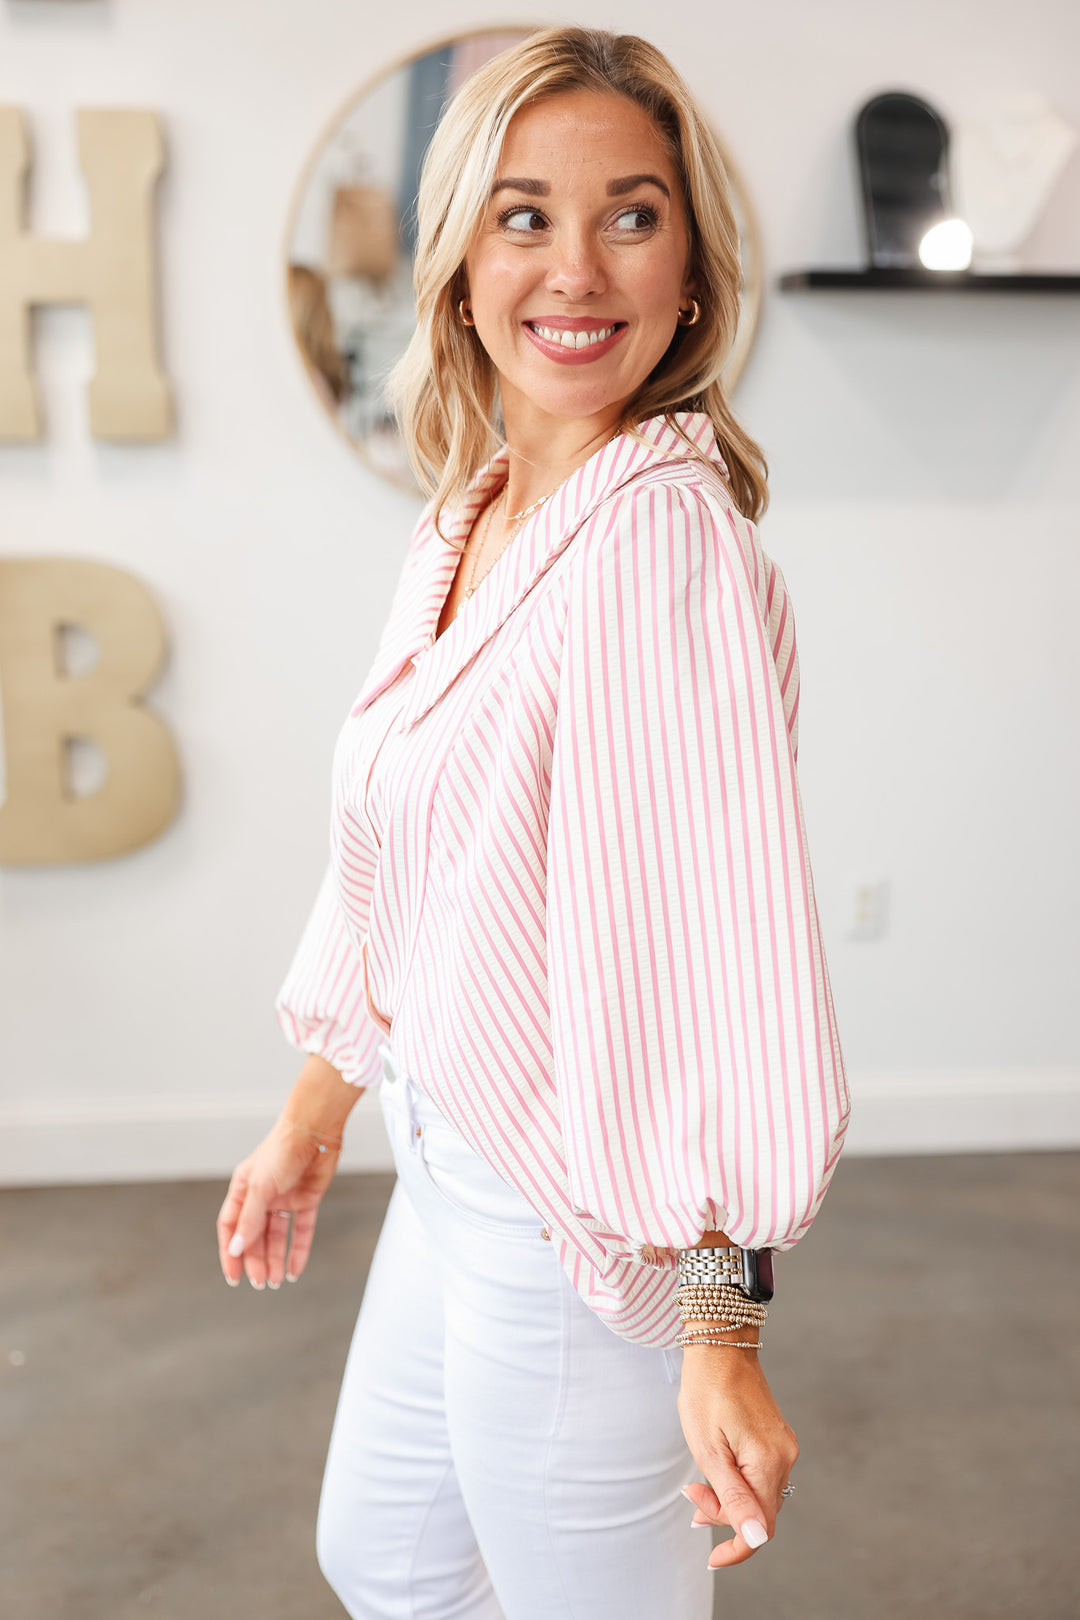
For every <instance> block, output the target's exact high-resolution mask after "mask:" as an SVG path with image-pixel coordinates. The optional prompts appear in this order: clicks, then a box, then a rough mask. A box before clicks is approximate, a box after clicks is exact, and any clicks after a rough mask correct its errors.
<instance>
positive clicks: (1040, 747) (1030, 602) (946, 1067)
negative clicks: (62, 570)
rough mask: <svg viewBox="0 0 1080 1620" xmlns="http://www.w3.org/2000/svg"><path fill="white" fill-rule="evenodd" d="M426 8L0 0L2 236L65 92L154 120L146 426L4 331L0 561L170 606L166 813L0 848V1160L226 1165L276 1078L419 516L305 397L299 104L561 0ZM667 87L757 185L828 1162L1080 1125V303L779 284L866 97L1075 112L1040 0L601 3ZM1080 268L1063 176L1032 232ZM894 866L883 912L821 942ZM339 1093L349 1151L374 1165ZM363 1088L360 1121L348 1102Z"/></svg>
mask: <svg viewBox="0 0 1080 1620" xmlns="http://www.w3.org/2000/svg"><path fill="white" fill-rule="evenodd" d="M446 18H447V13H446V12H445V8H444V7H443V6H441V5H439V4H436V3H435V0H414V3H413V4H412V5H411V6H409V7H396V8H395V7H384V6H376V5H374V4H371V3H364V0H348V3H345V0H307V3H306V4H305V5H304V6H303V7H300V6H297V5H295V4H293V3H292V0H229V3H228V4H226V5H222V4H220V3H211V0H183V3H181V0H111V3H106V0H7V3H6V4H5V5H4V7H3V8H2V10H0V103H2V104H14V105H18V106H21V107H23V108H24V109H25V111H26V113H27V115H28V117H29V118H30V120H31V122H32V130H33V137H34V144H35V149H36V156H35V169H34V180H33V188H32V223H33V225H34V227H35V228H36V229H38V230H40V231H43V232H51V233H55V234H78V233H79V232H80V231H81V230H83V229H84V228H85V226H86V217H85V205H84V201H83V197H82V193H81V186H80V183H79V181H78V178H77V173H76V167H75V160H74V148H73V127H72V114H73V110H74V108H75V107H76V106H80V105H134V106H146V107H152V108H156V109H157V110H158V111H159V112H160V113H161V115H162V118H163V120H164V123H165V128H166V134H167V141H168V149H169V166H168V172H167V175H166V178H165V179H164V182H163V184H162V186H161V190H160V198H159V204H160V207H159V219H160V256H161V283H162V303H163V328H164V353H165V359H166V364H167V369H168V372H169V375H170V378H171V380H172V383H173V385H174V388H175V393H176V399H177V404H178V419H179V426H178V431H177V434H176V436H175V437H174V438H173V439H172V440H170V441H168V442H166V443H164V444H161V445H159V446H156V447H151V448H120V447H106V446H103V445H99V444H95V443H94V442H93V441H91V440H90V439H89V437H88V434H87V429H86V401H85V392H84V384H85V381H86V378H87V376H88V373H89V371H90V368H91V352H90V350H91V344H90V331H89V324H88V321H87V319H86V317H85V316H84V314H83V313H82V312H81V311H79V310H75V309H70V310H50V311H45V312H42V313H41V314H40V315H39V317H38V319H37V326H36V335H37V362H38V371H39V376H40V379H41V385H42V390H43V395H44V402H45V408H46V411H47V414H48V421H49V431H48V437H47V439H46V440H44V441H43V442H42V443H41V444H40V445H35V446H28V447H13V446H5V447H0V484H2V497H0V498H2V502H3V506H2V530H0V545H2V548H3V551H4V552H5V553H8V554H29V555H80V556H81V555H85V556H89V557H93V558H99V559H101V560H103V561H107V562H111V563H114V564H117V565H119V566H120V567H123V568H128V569H130V570H131V571H132V572H133V573H135V574H137V575H138V576H139V577H140V578H142V579H143V580H145V581H146V582H147V583H148V584H149V586H150V587H151V589H152V590H153V592H154V594H155V595H156V597H157V599H158V601H159V603H160V604H161V606H162V608H163V610H164V613H165V615H166V618H167V621H168V624H169V626H170V628H171V636H172V645H173V652H172V661H171V666H170V668H169V671H168V673H167V675H166V676H165V678H164V679H163V681H162V682H161V684H160V685H159V687H158V688H157V690H156V693H155V695H154V699H153V701H154V704H155V706H156V707H157V708H158V710H159V711H160V712H161V713H162V714H163V715H164V716H165V717H166V718H167V720H168V722H169V724H170V725H171V727H172V729H173V732H174V734H175V736H176V738H177V741H178V744H179V747H180V751H181V755H182V760H183V768H184V776H185V804H184V808H183V812H182V814H181V817H180V819H179V820H178V822H177V823H176V825H175V826H174V827H173V828H172V830H171V831H169V832H168V833H167V834H166V835H165V836H164V837H163V838H162V839H160V840H159V841H158V842H157V843H155V844H153V845H151V846H150V847H148V848H147V849H145V850H143V851H141V852H139V853H137V854H134V855H131V856H128V857H126V858H124V859H121V860H117V861H112V862H103V863H100V864H96V865H88V866H85V867H68V868H54V869H50V870H44V869H38V870H33V869H29V870H26V869H24V870H14V869H9V870H7V871H4V872H2V873H0V994H2V998H3V1013H2V1017H0V1077H2V1086H3V1092H2V1096H3V1099H5V1100H4V1101H3V1102H2V1104H0V1128H2V1141H3V1146H2V1147H0V1179H5V1180H7V1181H9V1182H17V1181H53V1180H63V1179H68V1178H73V1179H112V1178H125V1177H141V1176H153V1175H164V1174H178V1175H186V1174H217V1173H224V1172H226V1171H227V1170H228V1169H229V1168H230V1167H231V1165H232V1163H233V1162H234V1160H235V1158H236V1157H237V1156H239V1155H240V1154H241V1153H244V1152H246V1151H247V1150H248V1149H249V1148H250V1147H251V1146H253V1145H254V1142H255V1140H256V1139H257V1135H258V1134H260V1133H261V1131H262V1129H263V1127H264V1125H265V1124H268V1123H269V1121H270V1119H271V1118H272V1117H273V1114H274V1112H275V1111H276V1109H277V1107H278V1106H279V1104H280V1101H281V1099H282V1097H283V1096H284V1094H285V1093H286V1091H287V1089H288V1087H289V1084H290V1081H291V1076H292V1074H293V1073H294V1070H295V1062H294V1058H293V1055H292V1054H291V1052H290V1051H289V1049H288V1048H287V1047H286V1046H285V1045H284V1042H283V1041H282V1040H281V1038H280V1037H279V1035H278V1032H277V1028H276V1024H275V1022H274V1019H273V1015H272V1010H271V1002H272V998H273V994H274V991H275V989H276V986H277V983H278V981H279V979H280V977H281V975H282V973H283V971H284V969H285V966H286V964H287V961H288V958H289V955H290V953H291V950H292V946H293V944H294V941H295V939H296V936H297V933H298V930H299V928H300V926H301V923H302V921H303V919H304V917H305V915H306V911H307V907H308V904H309V902H310V900H311V898H312V896H313V893H314V889H315V885H316V882H317V879H318V877H319V874H320V871H321V868H322V863H323V851H324V846H325V837H326V833H325V823H326V814H327V804H328V771H329V762H330V753H331V749H332V745H333V740H334V737H335V734H336V730H337V726H338V724H339V721H340V719H341V717H342V715H343V713H344V711H345V709H346V708H347V706H348V703H349V702H350V700H351V698H352V696H353V694H354V692H355V689H356V688H357V686H358V685H359V682H360V680H361V678H362V676H363V675H364V673H365V671H366V669H367V666H368V663H369V661H370V657H371V654H372V652H373V650H374V645H375V641H376V638H377V635H378V631H379V629H380V626H381V623H382V619H383V616H384V614H385V611H386V608H387V606H388V603H389V598H390V593H391V589H392V586H393V583H394V580H395V577H396V573H397V570H398V567H399V561H400V557H401V553H402V548H403V546H404V544H405V542H406V538H407V535H408V531H409V529H410V528H411V525H412V521H413V519H414V516H415V513H416V511H417V510H418V506H419V502H418V501H416V500H413V499H411V498H410V497H408V496H407V495H405V494H403V493H401V492H398V491H395V490H394V489H392V488H390V487H388V486H386V485H384V484H382V483H381V482H379V481H378V480H377V479H376V478H375V477H374V476H373V475H371V474H369V473H368V472H367V471H366V470H365V468H364V467H363V466H362V465H361V464H360V463H359V462H358V461H356V460H355V459H353V458H352V456H351V455H350V453H349V452H348V450H347V449H346V448H345V447H344V445H343V444H342V443H341V442H340V441H339V440H338V438H337V437H336V436H335V434H334V432H333V431H332V430H331V428H330V426H329V425H328V423H327V422H326V421H325V420H324V419H323V417H322V414H321V411H320V407H319V406H318V404H317V403H316V401H315V399H314V397H313V395H312V394H311V392H310V388H309V385H308V383H307V380H306V378H305V377H304V375H303V372H302V368H301V365H300V363H299V361H298V359H297V356H296V355H295V353H294V352H293V348H292V342H291V338H290V335H289V331H288V325H287V318H286V314H285V308H284V299H283V293H282V235H283V231H284V227H285V221H286V217H287V213H288V210H289V203H290V194H291V188H292V185H293V182H294V180H295V178H296V177H297V175H298V174H299V172H300V170H301V168H302V167H303V165H304V162H305V160H306V158H307V156H308V153H309V151H310V149H311V147H312V144H313V143H314V142H315V141H316V139H317V138H318V137H319V135H320V132H321V130H322V128H323V126H324V124H325V122H326V121H327V119H328V118H329V117H330V115H331V114H332V113H333V112H334V111H335V109H336V108H337V106H338V105H339V104H340V103H341V102H343V101H344V100H345V99H346V97H347V96H349V95H350V94H351V92H352V91H353V90H354V88H355V87H356V86H357V85H358V84H359V83H360V82H361V81H362V80H363V79H364V78H365V77H366V76H367V75H368V74H369V73H372V72H375V71H377V70H379V69H381V68H382V67H383V66H384V65H385V64H386V63H387V62H389V61H391V60H393V59H394V58H396V57H398V56H401V55H405V54H408V53H411V52H412V51H413V50H414V49H415V48H417V47H420V46H423V45H426V44H428V43H430V42H432V41H433V40H435V39H438V38H441V37H442V36H443V35H444V34H445V32H446V31H447V28H448V26H449V27H453V26H454V25H455V24H457V23H460V25H461V26H462V27H463V28H472V27H476V26H478V25H479V24H481V23H484V22H486V21H491V22H493V23H499V24H505V23H507V22H512V21H516V20H520V21H522V22H524V23H529V22H533V21H535V22H544V21H548V20H557V19H555V18H553V17H551V16H544V15H543V14H538V13H529V12H528V11H527V10H526V11H524V12H522V13H520V16H519V18H515V17H513V16H512V15H510V14H508V13H507V12H506V11H505V9H504V7H503V5H501V4H500V5H499V6H498V7H494V6H487V5H484V4H476V5H474V6H471V7H470V8H468V9H462V10H460V11H459V12H457V13H456V15H452V16H451V18H450V22H449V24H448V23H447V20H446ZM574 20H577V21H585V22H593V23H599V24H602V25H606V26H612V25H615V26H617V27H619V28H621V29H624V30H630V31H637V32H640V33H643V34H645V35H647V36H648V37H649V38H651V39H653V40H654V41H655V42H656V43H657V44H658V45H659V46H661V48H663V49H665V50H666V51H667V52H668V53H669V54H670V55H671V56H672V58H673V60H674V61H675V62H676V63H677V64H678V66H679V67H680V68H681V69H682V70H683V71H684V73H685V74H686V75H687V77H688V78H689V80H690V81H691V83H692V84H693V86H694V88H695V89H696V90H697V92H698V94H699V96H700V97H701V99H702V101H703V103H704V105H705V106H706V108H707V109H708V111H709V112H710V113H711V114H712V116H713V119H714V121H715V123H716V126H717V127H718V129H719V130H720V132H721V134H722V136H723V138H724V139H725V141H726V142H727V143H728V145H729V147H730V148H731V150H732V151H733V153H734V155H735V156H736V158H737V161H738V163H739V165H740V167H741V169H742V170H743V173H744V175H745V178H746V180H747V182H748V184H749V186H750V188H751V191H752V195H753V198H754V201H755V204H756V207H757V210H758V212H759V215H760V220H761V225H762V229H763V234H764V250H765V256H766V267H767V271H768V273H769V280H770V290H769V293H768V297H767V301H766V305H765V310H764V317H763V324H762V329H761V334H760V338H759V341H758V345H757V348H756V350H755V352H754V355H753V356H752V358H751V362H750V366H749V368H748V371H747V373H746V375H745V377H744V380H743V383H742V385H741V387H740V391H739V396H738V400H737V403H738V406H739V408H740V410H741V413H742V415H743V417H744V419H745V421H746V423H747V426H748V427H749V429H750V431H751V432H752V433H754V434H755V436H756V437H757V438H758V439H759V440H760V441H761V443H762V444H763V446H764V448H765V450H766V453H767V455H768V458H769V461H770V465H771V475H772V476H771V487H772V507H771V510H770V512H769V514H768V516H767V517H766V519H765V521H764V524H763V530H762V532H763V536H764V539H765V543H766V546H767V548H768V549H769V550H770V551H771V552H772V554H773V555H774V556H776V558H777V559H778V560H779V561H780V563H781V565H782V566H783V568H784V570H785V573H786V575H787V578H788V582H789V584H790V586H791V588H792V592H793V595H794V600H795V605H796V610H797V620H798V626H799V634H800V645H801V653H802V663H803V680H804V691H803V710H802V742H801V777H802V783H803V792H804V799H805V804H806V811H807V818H808V826H809V834H810V841H811V851H812V856H813V861H814V870H815V876H816V884H817V890H818V895H819V899H820V903H821V907H822V913H823V921H824V926H825V932H826V941H827V944H828V947H829V957H830V963H831V968H832V975H833V983H834V991H835V998H836V1003H837V1012H838V1016H839V1019H840V1027H841V1034H842V1037H843V1041H844V1046H845V1051H846V1055H847V1059H848V1065H849V1069H850V1072H851V1077H852V1081H853V1085H854V1089H855V1093H856V1119H855V1123H854V1125H853V1129H852V1137H851V1142H852V1146H853V1148H854V1149H855V1150H859V1149H860V1148H861V1149H862V1150H863V1151H882V1150H884V1151H890V1150H895V1151H903V1150H910V1149H918V1148H926V1149H930V1150H933V1149H940V1148H948V1147H951V1146H972V1147H976V1146H985V1145H1009V1144H1010V1143H1012V1142H1019V1143H1026V1142H1033V1143H1037V1144H1039V1143H1043V1144H1053V1143H1066V1142H1067V1143H1072V1144H1075V1143H1077V1142H1080V1106H1078V1102H1080V1059H1078V1054H1077V1035H1076V1029H1077V1025H1076V1019H1075V1016H1074V1009H1075V1004H1076V985H1077V982H1078V973H1077V968H1078V961H1077V955H1078V953H1077V923H1076V919H1077V917H1078V915H1080V892H1078V890H1080V880H1078V871H1080V863H1078V861H1077V858H1076V841H1075V829H1076V827H1077V826H1078V825H1080V791H1078V789H1080V780H1078V778H1080V750H1078V749H1077V746H1076V725H1075V721H1074V717H1073V704H1072V697H1073V693H1074V690H1075V688H1076V684H1077V675H1078V669H1077V662H1078V652H1077V646H1078V638H1077V636H1076V634H1075V631H1074V628H1073V618H1074V612H1075V608H1074V604H1075V603H1076V601H1077V600H1078V599H1080V579H1078V564H1077V551H1078V541H1080V533H1078V530H1080V524H1078V515H1080V498H1078V495H1077V489H1076V477H1075V475H1076V468H1077V448H1078V441H1080V298H1078V297H1072V298H1067V297H1059V298H1049V297H1044V298H1034V297H1031V298H1012V299H1009V298H1004V297H995V298H986V299H980V298H975V297H972V298H969V299H961V298H957V299H949V298H947V297H944V296H941V297H927V298H923V297H917V296H913V295H909V296H904V297H900V296H887V295H880V294H875V295H861V296H854V295H842V294H836V293H834V294H822V293H818V294H800V295H781V294H779V293H778V292H777V291H776V290H775V281H776V277H777V276H778V275H779V273H780V272H781V271H782V270H785V269H790V268H797V267H801V266H807V265H817V264H852V265H854V264H856V263H858V262H859V261H860V260H861V257H862V249H861V240H860V235H859V229H858V216H857V212H856V189H855V180H854V169H853V162H852V157H851V151H850V134H849V129H850V123H851V119H852V116H853V113H854V112H855V110H856V108H857V107H858V106H859V105H860V104H861V103H862V102H863V101H864V100H866V99H867V97H868V96H870V95H871V94H872V93H874V92H875V91H876V90H880V89H884V88H890V87H899V88H907V89H911V90H914V91H916V92H918V93H921V94H923V95H925V96H926V97H927V98H928V99H929V100H930V101H931V102H933V103H934V104H935V105H937V106H938V107H939V108H940V109H941V111H942V112H943V113H944V114H945V116H946V117H947V118H951V119H957V118H959V117H961V116H963V115H964V114H965V113H968V112H970V111H972V110H974V109H976V108H977V106H978V103H979V101H980V100H981V99H982V97H983V96H993V95H995V94H997V93H999V92H1000V93H1003V92H1006V91H1009V90H1012V89H1030V90H1038V91H1041V92H1042V93H1044V94H1045V95H1046V96H1047V97H1048V98H1049V99H1050V101H1051V102H1052V103H1053V104H1054V105H1055V106H1056V107H1057V108H1058V110H1059V111H1060V112H1061V113H1062V114H1064V115H1065V116H1066V117H1068V118H1070V119H1071V120H1072V121H1073V122H1074V123H1080V80H1078V79H1077V75H1076V71H1075V67H1076V62H1077V61H1078V60H1080V8H1077V7H1076V5H1075V4H1074V3H1073V0H1029V3H1028V4H1027V5H1026V6H1024V7H1022V8H1017V7H1015V6H1014V5H1012V4H1011V3H1009V4H1006V3H1004V0H907V3H905V4H904V5H903V6H893V7H888V8H886V7H883V6H867V5H866V4H865V3H863V0H815V3H814V4H813V5H812V6H807V5H805V4H804V3H802V0H773V3H760V4H757V5H753V6H748V5H745V4H740V5H736V4H732V3H729V0H710V3H709V4H704V3H702V0H692V3H691V4H690V5H688V6H682V7H680V8H679V9H678V12H677V13H676V12H667V11H664V10H663V9H662V8H661V9H660V10H659V11H658V10H657V9H656V8H655V7H652V6H647V5H646V4H644V3H643V0H622V3H621V4H620V5H619V6H618V8H612V7H610V6H605V5H599V4H591V3H584V4H581V5H579V6H578V7H577V8H576V10H575V12H574ZM1029 258H1030V262H1031V263H1032V264H1033V265H1038V266H1041V267H1049V268H1061V269H1076V268H1080V160H1076V159H1074V160H1073V163H1072V165H1071V167H1070V169H1069V170H1068V172H1067V173H1066V175H1065V176H1064V177H1063V179H1062V181H1061V182H1060V184H1059V187H1058V189H1057V191H1056V192H1055V195H1054V197H1053V200H1052V204H1051V208H1050V211H1049V214H1048V217H1047V218H1046V220H1045V221H1044V223H1043V224H1042V225H1041V226H1040V227H1039V229H1038V231H1037V233H1036V236H1035V237H1034V238H1033V240H1032V242H1031V245H1030V250H1029ZM878 876H884V877H887V878H888V879H889V880H890V882H891V885H892V900H893V913H892V920H891V927H890V931H889V933H888V936H887V937H886V938H885V939H883V940H881V941H878V942H875V943H872V944H866V943H861V944H856V943H852V942H849V941H848V940H847V939H846V938H845V929H846V924H847V910H848V888H849V884H850V882H851V881H853V880H854V879H857V878H863V877H871V878H874V877H878ZM371 1101H372V1100H371V1099H367V1100H365V1102H364V1103H362V1104H361V1110H360V1112H359V1114H358V1116H357V1118H356V1121H355V1125H354V1127H352V1128H351V1130H352V1135H353V1162H357V1163H361V1162H377V1161H378V1159H379V1155H380V1153H381V1144H380V1141H379V1137H378V1130H377V1126H376V1120H375V1115H374V1112H373V1111H372V1110H371V1108H370V1103H371ZM365 1110H366V1111H367V1113H366V1115H365V1112H364V1111H365Z"/></svg>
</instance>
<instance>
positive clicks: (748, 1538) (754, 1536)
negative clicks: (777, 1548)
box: [739, 1519, 769, 1547]
mask: <svg viewBox="0 0 1080 1620" xmlns="http://www.w3.org/2000/svg"><path fill="white" fill-rule="evenodd" d="M739 1534H740V1536H742V1538H743V1540H744V1541H745V1542H746V1545H747V1546H748V1547H764V1545H765V1543H766V1542H767V1541H768V1539H769V1532H768V1531H767V1530H766V1528H765V1526H764V1525H763V1524H759V1523H758V1521H757V1520H756V1519H747V1521H746V1523H745V1524H740V1526H739Z"/></svg>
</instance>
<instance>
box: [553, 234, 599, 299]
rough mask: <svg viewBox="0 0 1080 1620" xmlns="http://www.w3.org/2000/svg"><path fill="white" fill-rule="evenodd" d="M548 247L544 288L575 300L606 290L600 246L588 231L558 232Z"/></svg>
mask: <svg viewBox="0 0 1080 1620" xmlns="http://www.w3.org/2000/svg"><path fill="white" fill-rule="evenodd" d="M550 251H551V261H550V263H549V266H548V272H547V275H546V277H545V280H544V284H545V286H546V288H547V290H548V292H556V293H561V294H562V295H563V297H564V298H567V299H570V300H572V301H574V302H578V301H580V300H582V299H585V298H590V297H594V296H595V295H596V294H597V293H602V292H604V291H605V290H606V288H607V281H608V278H607V272H606V270H605V268H604V255H603V250H602V246H601V244H600V243H599V242H598V241H597V240H596V238H595V236H593V234H592V233H591V232H589V231H584V230H580V231H572V232H571V231H568V232H565V233H564V232H560V234H559V236H557V237H556V239H555V241H554V243H553V244H552V246H551V250H550Z"/></svg>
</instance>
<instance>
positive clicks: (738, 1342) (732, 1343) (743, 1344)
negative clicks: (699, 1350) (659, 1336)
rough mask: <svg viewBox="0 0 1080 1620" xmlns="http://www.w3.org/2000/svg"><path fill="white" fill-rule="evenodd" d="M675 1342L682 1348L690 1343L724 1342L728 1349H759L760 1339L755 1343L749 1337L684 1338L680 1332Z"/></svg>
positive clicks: (717, 1343) (718, 1343)
mask: <svg viewBox="0 0 1080 1620" xmlns="http://www.w3.org/2000/svg"><path fill="white" fill-rule="evenodd" d="M675 1343H676V1344H677V1345H680V1346H681V1347H682V1348H683V1349H685V1348H686V1346H687V1345H690V1344H716V1345H720V1344H725V1345H727V1347H728V1349H729V1350H760V1349H761V1343H762V1341H761V1340H758V1342H757V1343H756V1344H755V1343H753V1342H752V1341H751V1340H750V1339H696V1338H695V1339H684V1338H683V1336H682V1334H681V1333H680V1335H679V1337H678V1338H677V1339H676V1340H675Z"/></svg>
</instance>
